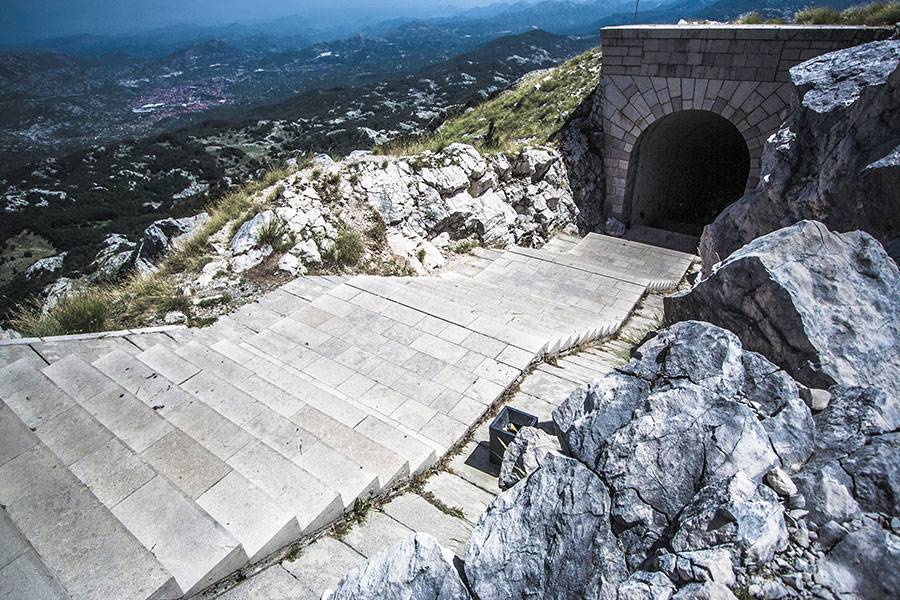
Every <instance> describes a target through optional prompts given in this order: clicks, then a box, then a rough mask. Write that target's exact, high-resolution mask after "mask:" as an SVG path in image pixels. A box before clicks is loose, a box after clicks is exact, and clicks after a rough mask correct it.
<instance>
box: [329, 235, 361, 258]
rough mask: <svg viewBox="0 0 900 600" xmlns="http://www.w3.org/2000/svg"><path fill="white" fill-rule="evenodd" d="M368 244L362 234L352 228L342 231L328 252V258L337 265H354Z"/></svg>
mask: <svg viewBox="0 0 900 600" xmlns="http://www.w3.org/2000/svg"><path fill="white" fill-rule="evenodd" d="M365 251H366V246H365V244H364V243H363V240H362V236H361V235H359V233H358V232H356V231H352V230H350V229H345V230H343V231H341V232H340V233H339V234H338V236H337V237H336V238H335V240H334V245H333V246H332V247H331V250H330V251H329V252H328V258H329V260H330V261H331V262H333V263H334V264H336V265H343V266H348V267H349V266H353V265H356V264H358V263H359V260H360V259H361V258H362V255H363V253H364V252H365Z"/></svg>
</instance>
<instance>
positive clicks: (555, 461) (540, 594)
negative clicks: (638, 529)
mask: <svg viewBox="0 0 900 600" xmlns="http://www.w3.org/2000/svg"><path fill="white" fill-rule="evenodd" d="M576 490H577V492H575V491H576ZM571 492H575V493H571ZM610 508H611V506H610V498H609V494H608V492H607V489H606V486H605V485H604V484H603V482H602V481H601V480H600V479H599V478H598V477H597V476H596V475H594V474H593V473H592V472H591V471H589V470H588V469H587V468H585V467H584V466H583V465H582V464H581V463H580V462H578V461H577V460H573V459H571V458H567V457H564V456H562V455H560V454H556V453H551V454H549V455H547V456H546V457H545V458H544V461H543V464H542V466H541V468H540V469H538V470H537V471H535V472H534V473H533V474H532V475H531V476H530V477H529V478H528V479H526V480H525V481H523V482H522V483H521V484H519V485H516V486H514V487H512V488H511V489H510V490H508V491H506V492H505V493H503V494H501V495H500V496H498V497H497V498H496V499H495V500H494V501H493V502H492V503H491V504H490V505H489V506H488V508H487V510H486V511H485V512H484V514H482V516H481V518H480V519H479V520H478V525H477V526H476V527H475V530H474V531H473V532H472V536H471V538H470V539H469V543H468V544H467V545H466V555H465V564H466V577H467V579H468V582H469V585H470V586H471V588H472V591H473V592H474V593H475V594H476V595H477V596H478V598H480V599H481V600H495V599H496V600H500V599H505V598H547V599H551V598H557V599H563V598H610V599H615V598H616V586H617V584H618V583H619V582H621V581H624V580H625V579H626V577H627V573H626V570H625V563H624V560H623V557H622V550H621V547H620V546H619V543H618V541H617V540H616V537H615V536H614V535H613V532H612V529H611V526H610V521H609V511H610Z"/></svg>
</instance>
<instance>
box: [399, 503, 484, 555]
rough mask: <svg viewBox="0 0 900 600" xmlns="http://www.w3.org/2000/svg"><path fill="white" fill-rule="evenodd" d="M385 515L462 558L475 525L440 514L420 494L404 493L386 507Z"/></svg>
mask: <svg viewBox="0 0 900 600" xmlns="http://www.w3.org/2000/svg"><path fill="white" fill-rule="evenodd" d="M383 510H384V512H385V514H387V515H388V516H389V517H391V518H393V519H396V520H397V521H399V522H400V523H402V524H403V525H405V526H406V527H408V528H409V529H412V530H413V531H423V532H425V533H429V534H431V535H433V536H434V537H435V539H437V541H438V542H440V544H441V545H442V546H444V547H445V548H447V549H449V550H451V551H452V552H454V553H455V554H456V555H457V556H462V554H463V553H464V550H465V545H466V541H468V539H469V534H470V533H471V531H472V526H471V525H470V524H468V523H466V522H465V521H462V520H461V519H458V518H456V517H454V516H451V515H448V514H447V513H444V512H441V511H440V510H439V509H438V508H437V507H435V506H434V505H433V504H431V503H429V502H428V501H427V500H426V499H425V498H423V497H422V496H419V495H417V494H404V495H402V496H399V497H397V498H395V499H394V500H393V501H391V502H389V503H388V504H386V505H385V506H384V508H383Z"/></svg>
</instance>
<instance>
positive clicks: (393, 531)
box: [341, 510, 416, 558]
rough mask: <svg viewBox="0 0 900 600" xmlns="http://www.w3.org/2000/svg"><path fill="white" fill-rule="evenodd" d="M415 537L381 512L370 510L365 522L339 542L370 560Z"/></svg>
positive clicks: (411, 532)
mask: <svg viewBox="0 0 900 600" xmlns="http://www.w3.org/2000/svg"><path fill="white" fill-rule="evenodd" d="M415 535H416V532H415V531H413V530H412V529H410V528H409V527H407V526H406V525H403V524H402V523H400V522H399V521H397V520H396V519H394V518H392V517H389V516H388V515H386V514H385V513H384V512H383V511H381V510H372V511H369V513H367V514H366V517H365V522H364V523H363V524H362V525H356V526H354V527H353V528H352V529H351V530H350V531H349V532H348V533H347V534H346V535H344V536H343V538H342V539H341V541H343V542H344V543H345V544H347V545H348V546H350V547H351V548H353V549H354V550H355V551H356V552H358V553H359V554H361V555H363V556H365V557H366V558H371V557H372V556H375V555H376V554H378V553H379V552H381V551H382V550H384V549H385V548H387V547H388V546H392V545H394V544H397V543H399V542H403V541H406V540H408V539H410V538H412V537H414V536H415Z"/></svg>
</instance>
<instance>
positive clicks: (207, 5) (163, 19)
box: [0, 0, 496, 41]
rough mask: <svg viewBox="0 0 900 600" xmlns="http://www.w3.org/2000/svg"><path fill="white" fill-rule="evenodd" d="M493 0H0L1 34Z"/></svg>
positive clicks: (344, 17)
mask: <svg viewBox="0 0 900 600" xmlns="http://www.w3.org/2000/svg"><path fill="white" fill-rule="evenodd" d="M494 1H496V0H0V39H2V40H3V41H19V40H24V39H38V38H47V37H54V36H60V35H68V34H73V33H104V32H105V33H120V32H124V31H138V30H142V29H152V28H155V27H163V26H166V25H174V24H181V23H195V24H198V25H205V24H227V23H235V22H238V23H240V22H251V21H264V20H267V19H275V18H278V17H283V16H288V15H298V14H299V15H303V16H306V17H308V18H309V19H310V22H314V21H318V22H332V23H335V22H354V23H356V22H360V20H363V19H372V20H383V19H387V18H393V17H396V16H406V15H423V14H435V12H438V13H442V12H445V11H444V10H442V9H445V8H447V9H449V8H450V7H472V6H482V5H485V4H490V3H492V2H494Z"/></svg>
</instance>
